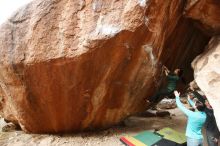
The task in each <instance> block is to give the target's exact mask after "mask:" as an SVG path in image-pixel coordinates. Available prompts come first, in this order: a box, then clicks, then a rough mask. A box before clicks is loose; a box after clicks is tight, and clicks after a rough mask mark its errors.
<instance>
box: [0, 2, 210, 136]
mask: <svg viewBox="0 0 220 146" xmlns="http://www.w3.org/2000/svg"><path fill="white" fill-rule="evenodd" d="M185 4H186V2H185V1H183V0H166V1H161V0H148V1H146V0H132V1H131V0H93V1H91V0H74V1H68V0H38V1H34V2H32V3H30V4H29V5H27V6H26V7H24V8H22V9H20V10H19V11H18V12H17V13H16V14H15V15H14V16H13V17H12V18H10V19H9V21H7V22H6V23H4V24H3V25H2V26H1V28H0V97H1V104H0V105H1V115H2V116H3V117H4V118H5V119H7V120H9V121H12V122H13V123H18V124H19V125H20V126H21V128H22V129H23V130H25V131H28V132H33V133H45V132H47V133H48V132H50V133H54V132H69V131H81V130H87V129H93V128H106V127H109V126H111V125H114V124H116V123H118V122H120V121H121V120H123V119H124V118H125V117H127V116H128V115H130V114H132V113H135V112H139V111H143V110H144V109H145V108H146V105H145V104H144V102H143V98H145V97H149V96H151V95H152V94H153V92H154V91H155V89H156V87H157V86H158V84H159V80H158V76H159V75H160V72H161V71H160V66H161V64H165V65H167V66H168V67H170V68H175V67H177V66H183V67H184V68H186V66H187V65H188V66H189V65H190V62H191V60H192V58H190V57H189V55H187V54H189V53H191V55H192V56H195V55H197V54H198V52H201V51H202V50H203V47H204V45H205V43H206V42H207V41H208V38H207V37H206V36H205V35H203V34H202V32H200V31H199V30H198V29H196V28H195V27H194V26H193V24H192V22H191V20H188V19H185V18H183V17H182V13H183V11H184V7H185ZM183 52H184V53H183ZM171 54H173V55H171ZM186 62H187V63H186Z"/></svg>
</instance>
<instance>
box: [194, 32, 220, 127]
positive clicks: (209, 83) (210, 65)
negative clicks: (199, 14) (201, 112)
mask: <svg viewBox="0 0 220 146" xmlns="http://www.w3.org/2000/svg"><path fill="white" fill-rule="evenodd" d="M192 66H193V68H194V74H195V80H196V82H197V84H198V86H199V87H200V88H201V89H202V91H203V92H204V93H205V95H206V96H207V98H208V100H209V102H210V104H211V105H212V107H213V109H214V114H215V117H216V120H217V124H218V127H219V128H220V114H219V113H220V106H219V105H220V94H219V91H220V36H216V37H213V38H212V39H211V41H210V42H209V44H208V46H207V50H206V51H205V52H204V53H203V54H202V55H200V56H198V57H197V58H196V59H195V60H194V61H193V63H192Z"/></svg>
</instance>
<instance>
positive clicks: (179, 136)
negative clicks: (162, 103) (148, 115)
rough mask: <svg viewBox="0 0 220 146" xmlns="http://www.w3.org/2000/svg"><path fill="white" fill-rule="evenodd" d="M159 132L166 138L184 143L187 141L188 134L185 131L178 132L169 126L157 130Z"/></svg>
mask: <svg viewBox="0 0 220 146" xmlns="http://www.w3.org/2000/svg"><path fill="white" fill-rule="evenodd" d="M157 133H158V134H160V135H162V136H163V138H164V139H167V140H170V141H174V142H176V143H178V144H183V143H185V142H186V136H185V134H184V133H180V132H177V131H175V130H173V129H171V128H168V127H166V128H163V129H161V130H159V131H157Z"/></svg>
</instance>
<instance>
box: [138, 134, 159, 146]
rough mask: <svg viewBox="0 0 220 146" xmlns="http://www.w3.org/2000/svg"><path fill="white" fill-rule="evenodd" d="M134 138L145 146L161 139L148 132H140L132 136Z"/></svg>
mask: <svg viewBox="0 0 220 146" xmlns="http://www.w3.org/2000/svg"><path fill="white" fill-rule="evenodd" d="M134 138H135V139H137V140H139V141H141V142H142V143H144V144H146V145H147V146H150V145H152V144H154V143H156V142H157V141H159V140H161V139H162V137H161V136H159V135H157V134H155V133H153V132H150V131H144V132H141V133H139V134H138V135H136V136H134Z"/></svg>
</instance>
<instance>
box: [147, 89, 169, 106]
mask: <svg viewBox="0 0 220 146" xmlns="http://www.w3.org/2000/svg"><path fill="white" fill-rule="evenodd" d="M172 93H173V90H169V89H161V90H159V91H158V92H157V93H156V94H155V95H154V96H151V97H150V99H149V101H150V102H153V103H157V102H159V101H160V100H161V99H162V98H164V97H165V96H169V95H170V94H172Z"/></svg>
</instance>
